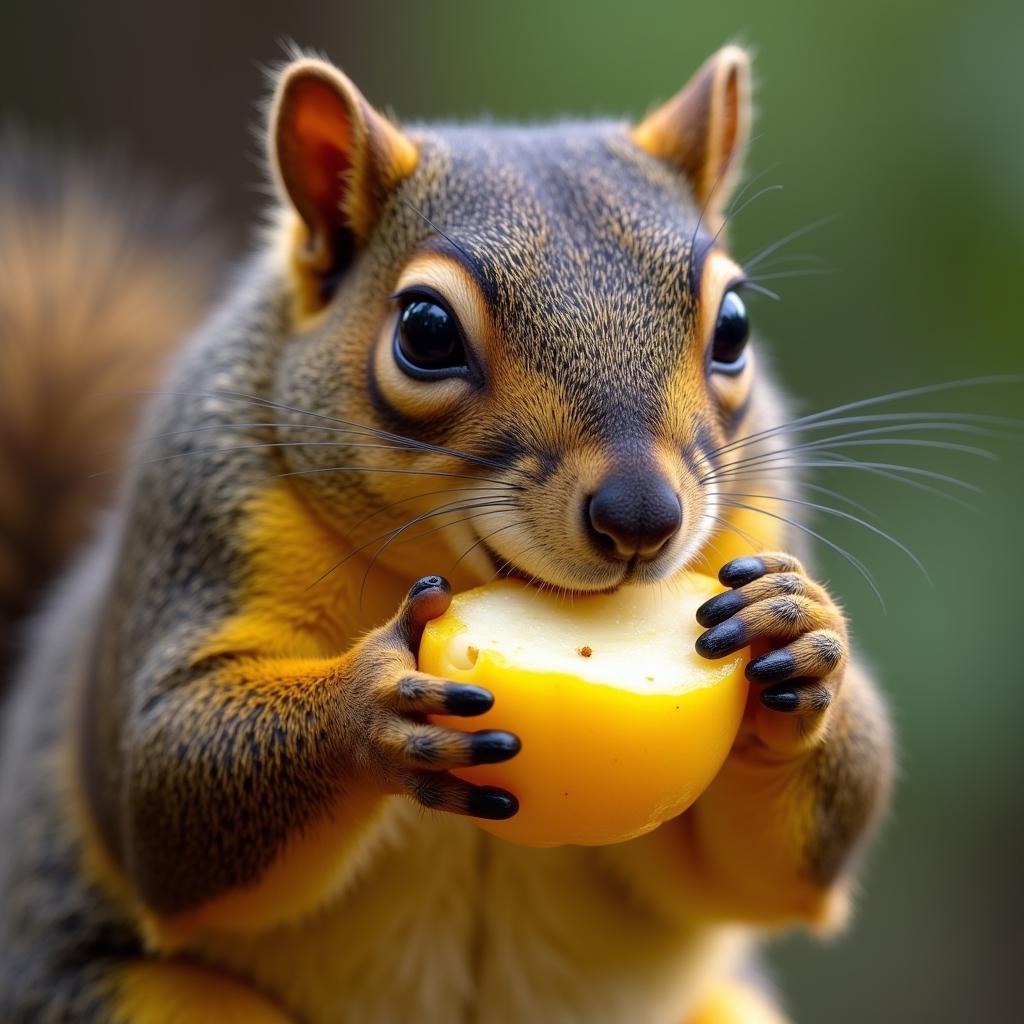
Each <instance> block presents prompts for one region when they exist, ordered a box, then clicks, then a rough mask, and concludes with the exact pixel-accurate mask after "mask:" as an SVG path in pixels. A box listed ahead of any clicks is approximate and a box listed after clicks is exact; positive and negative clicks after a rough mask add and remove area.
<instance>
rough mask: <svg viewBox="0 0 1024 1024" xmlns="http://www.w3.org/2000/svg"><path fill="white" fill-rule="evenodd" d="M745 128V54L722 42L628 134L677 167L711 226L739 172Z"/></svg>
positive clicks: (747, 82) (718, 218) (747, 115)
mask: <svg viewBox="0 0 1024 1024" xmlns="http://www.w3.org/2000/svg"><path fill="white" fill-rule="evenodd" d="M749 131H750V58H749V57H748V56H747V53H746V51H745V50H742V49H740V47H738V46H724V47H722V49H721V50H719V51H718V52H717V53H715V54H713V55H712V56H711V57H710V58H709V59H708V60H707V61H706V62H705V63H704V65H703V67H701V69H700V70H699V71H698V72H697V73H696V74H695V75H694V76H693V78H691V79H690V81H689V82H688V83H687V84H686V85H685V86H684V87H683V89H682V90H681V91H680V92H678V93H676V95H675V96H673V97H672V99H670V100H669V101H668V102H667V103H665V104H663V105H662V106H661V107H659V108H658V109H657V110H655V111H654V112H653V113H651V114H648V116H647V117H646V118H644V120H643V121H641V122H640V124H638V125H637V126H636V127H635V128H634V129H633V132H632V139H633V142H634V143H635V144H636V145H637V146H639V147H640V148H641V149H643V150H645V151H646V152H648V153H650V154H651V156H655V157H657V158H658V159H660V160H666V161H668V162H669V163H671V164H673V165H674V166H675V167H676V168H677V169H678V170H680V171H682V173H683V174H684V175H685V176H686V178H687V180H688V181H689V183H690V186H691V187H692V188H693V193H694V196H695V197H696V199H697V202H698V203H699V204H700V205H701V206H702V207H703V208H704V211H705V217H704V219H705V221H706V222H707V223H708V224H709V225H710V226H712V228H713V229H714V226H716V225H718V224H720V222H721V217H722V214H723V211H724V209H725V204H726V202H728V199H729V196H730V194H731V193H732V189H733V186H734V185H735V184H736V179H737V177H738V176H739V171H740V165H741V164H742V162H743V153H744V150H745V149H746V144H747V136H748V133H749Z"/></svg>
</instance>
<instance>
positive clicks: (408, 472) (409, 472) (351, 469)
mask: <svg viewBox="0 0 1024 1024" xmlns="http://www.w3.org/2000/svg"><path fill="white" fill-rule="evenodd" d="M319 473H394V474H395V475H396V476H436V477H443V478H447V479H451V480H480V481H482V482H484V483H489V484H498V486H500V487H507V488H508V489H509V490H512V491H521V490H523V488H522V487H521V486H520V485H519V484H510V483H509V482H508V481H507V480H494V479H492V478H491V477H488V476H474V475H473V474H472V473H447V472H444V471H443V470H428V469H388V468H386V467H384V466H319V467H317V468H316V469H293V470H289V471H288V472H286V473H275V474H274V475H273V476H272V477H271V478H270V479H271V480H283V479H285V478H287V477H292V476H316V475H317V474H319Z"/></svg>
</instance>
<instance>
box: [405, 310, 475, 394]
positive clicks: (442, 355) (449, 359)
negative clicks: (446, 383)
mask: <svg viewBox="0 0 1024 1024" xmlns="http://www.w3.org/2000/svg"><path fill="white" fill-rule="evenodd" d="M394 352H395V362H396V363H397V364H398V366H399V369H401V370H402V371H403V372H404V373H406V374H408V375H409V376H410V377H414V378H416V379H417V380H437V379H438V378H443V377H453V376H458V375H460V374H461V373H464V372H466V371H467V370H468V367H467V364H466V350H465V347H464V346H463V343H462V332H461V331H460V330H459V324H458V321H457V320H456V319H455V314H454V313H452V312H451V310H449V309H447V308H446V307H445V306H444V305H442V304H441V302H440V301H438V300H437V299H435V298H433V297H432V296H426V295H408V296H404V297H403V298H402V307H401V312H400V313H399V315H398V324H397V326H396V327H395V343H394Z"/></svg>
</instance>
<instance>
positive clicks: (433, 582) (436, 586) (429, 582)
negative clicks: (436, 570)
mask: <svg viewBox="0 0 1024 1024" xmlns="http://www.w3.org/2000/svg"><path fill="white" fill-rule="evenodd" d="M451 589H452V588H451V584H450V583H449V582H448V581H447V580H446V579H445V578H444V577H443V576H424V577H423V578H422V579H418V580H417V581H416V582H415V583H414V584H413V585H412V586H411V587H410V588H409V597H419V596H420V594H423V593H425V592H426V591H428V590H444V591H448V590H451Z"/></svg>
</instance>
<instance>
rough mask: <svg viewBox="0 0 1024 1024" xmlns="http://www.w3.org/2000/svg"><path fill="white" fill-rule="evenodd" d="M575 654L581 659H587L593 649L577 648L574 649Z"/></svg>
mask: <svg viewBox="0 0 1024 1024" xmlns="http://www.w3.org/2000/svg"><path fill="white" fill-rule="evenodd" d="M576 653H577V654H578V655H579V656H580V657H581V658H589V657H590V656H591V655H592V654H593V653H594V651H593V648H591V647H577V648H576Z"/></svg>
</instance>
